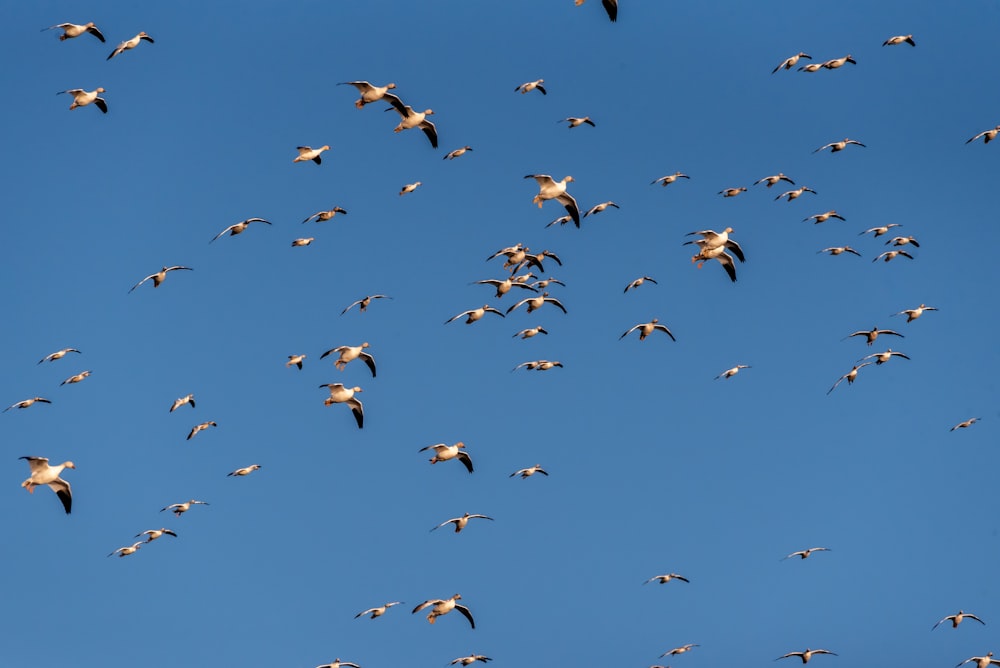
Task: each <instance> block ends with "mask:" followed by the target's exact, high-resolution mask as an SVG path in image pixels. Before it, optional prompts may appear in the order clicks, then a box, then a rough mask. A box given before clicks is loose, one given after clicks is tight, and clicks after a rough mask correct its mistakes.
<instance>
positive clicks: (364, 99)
mask: <svg viewBox="0 0 1000 668" xmlns="http://www.w3.org/2000/svg"><path fill="white" fill-rule="evenodd" d="M337 85H338V86H354V87H355V88H357V89H358V92H359V93H361V97H360V98H359V99H357V100H355V101H354V106H355V107H357V108H358V109H364V107H365V105H366V104H371V103H372V102H378V101H379V100H381V99H382V98H383V97H385V94H386V93H388V92H389V91H390V90H391V89H393V88H395V87H396V84H394V83H388V84H386V85H384V86H373V85H372V84H370V83H368V82H367V81H344V82H342V83H339V84H337Z"/></svg>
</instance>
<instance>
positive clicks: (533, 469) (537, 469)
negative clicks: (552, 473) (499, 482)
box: [507, 464, 549, 480]
mask: <svg viewBox="0 0 1000 668" xmlns="http://www.w3.org/2000/svg"><path fill="white" fill-rule="evenodd" d="M536 473H541V474H542V475H543V476H545V477H548V475H549V474H548V471H546V470H545V469H543V468H542V465H541V464H535V465H534V466H529V467H528V468H526V469H518V470H516V471H514V472H513V473H511V474H510V475H509V476H507V477H508V478H514V477H516V476H520V477H521V480H524V479H525V478H530V477H531V476H533V475H535V474H536Z"/></svg>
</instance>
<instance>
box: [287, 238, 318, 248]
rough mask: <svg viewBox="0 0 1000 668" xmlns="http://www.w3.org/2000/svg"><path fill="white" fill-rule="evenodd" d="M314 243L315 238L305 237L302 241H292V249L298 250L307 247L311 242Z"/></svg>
mask: <svg viewBox="0 0 1000 668" xmlns="http://www.w3.org/2000/svg"><path fill="white" fill-rule="evenodd" d="M314 241H316V237H305V238H303V239H293V240H292V248H298V247H300V246H308V245H309V244H311V243H312V242H314Z"/></svg>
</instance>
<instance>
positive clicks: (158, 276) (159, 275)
mask: <svg viewBox="0 0 1000 668" xmlns="http://www.w3.org/2000/svg"><path fill="white" fill-rule="evenodd" d="M178 269H186V270H188V271H194V270H193V269H191V267H182V266H181V265H174V266H173V267H164V268H163V269H161V270H160V271H158V272H156V273H153V274H150V275H149V276H147V277H146V278H144V279H142V280H141V281H139V282H138V283H136V284H135V285H133V286H132V287H131V288H129V292H132V291H133V290H135V289H136V288H137V287H139V286H140V285H142V284H143V283H145V282H146V281H148V280H150V279H152V280H153V287H154V288H158V287H160V283H162V282H163V280H164V279H165V278H166V277H167V272H169V271H176V270H178Z"/></svg>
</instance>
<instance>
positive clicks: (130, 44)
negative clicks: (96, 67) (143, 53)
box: [102, 32, 153, 60]
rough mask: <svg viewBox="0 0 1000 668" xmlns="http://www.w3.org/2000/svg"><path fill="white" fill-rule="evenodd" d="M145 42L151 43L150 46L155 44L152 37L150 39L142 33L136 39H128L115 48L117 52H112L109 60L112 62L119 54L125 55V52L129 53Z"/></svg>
mask: <svg viewBox="0 0 1000 668" xmlns="http://www.w3.org/2000/svg"><path fill="white" fill-rule="evenodd" d="M143 40H145V41H147V42H149V43H150V44H152V43H153V38H152V37H150V36H149V35H147V34H146V33H145V32H140V33H139V34H138V35H136V36H135V37H133V38H131V39H127V40H125V41H124V42H119V43H118V46H116V47H115V50H114V51H112V52H111V55H110V56H108V58H107V59H108V60H111V59H112V58H114V57H115V56H117V55H118V54H119V53H124V52H126V51H128V50H129V49H134V48H135V47H137V46H139V42H142V41H143ZM102 41H103V40H102Z"/></svg>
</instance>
